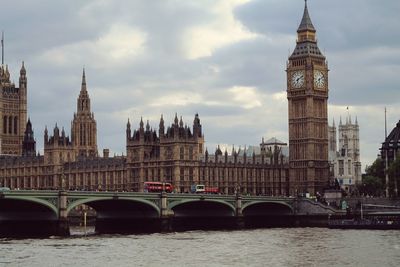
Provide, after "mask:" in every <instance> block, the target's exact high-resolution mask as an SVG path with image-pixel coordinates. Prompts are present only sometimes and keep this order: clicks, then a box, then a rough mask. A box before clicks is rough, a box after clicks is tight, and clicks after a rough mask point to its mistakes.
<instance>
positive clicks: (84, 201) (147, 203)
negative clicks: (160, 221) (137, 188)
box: [67, 197, 160, 216]
mask: <svg viewBox="0 0 400 267" xmlns="http://www.w3.org/2000/svg"><path fill="white" fill-rule="evenodd" d="M99 201H127V202H132V203H140V204H144V205H145V206H148V207H151V208H152V209H154V210H155V211H156V212H157V214H158V216H160V208H159V207H158V206H157V205H156V204H155V203H154V202H151V201H148V200H145V199H139V198H130V197H119V198H117V199H114V198H110V197H89V198H82V199H79V200H76V201H74V202H72V203H71V204H70V205H68V207H67V214H68V213H69V212H70V211H71V210H72V209H74V208H75V207H77V206H79V205H83V204H85V205H88V206H90V203H93V202H99Z"/></svg>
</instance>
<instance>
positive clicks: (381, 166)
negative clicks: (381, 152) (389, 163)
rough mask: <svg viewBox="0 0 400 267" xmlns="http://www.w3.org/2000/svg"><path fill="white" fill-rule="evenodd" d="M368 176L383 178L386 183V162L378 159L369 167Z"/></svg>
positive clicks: (367, 169)
mask: <svg viewBox="0 0 400 267" xmlns="http://www.w3.org/2000/svg"><path fill="white" fill-rule="evenodd" d="M365 173H366V175H367V176H374V177H379V178H382V179H383V181H384V178H385V162H384V161H383V160H382V159H380V158H377V159H376V160H375V161H374V163H372V165H371V166H368V167H367V168H366V170H365Z"/></svg>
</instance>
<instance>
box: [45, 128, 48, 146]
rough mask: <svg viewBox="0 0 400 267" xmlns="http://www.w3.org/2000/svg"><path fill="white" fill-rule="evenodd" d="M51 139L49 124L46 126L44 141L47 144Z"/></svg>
mask: <svg viewBox="0 0 400 267" xmlns="http://www.w3.org/2000/svg"><path fill="white" fill-rule="evenodd" d="M48 141H49V132H48V131H47V126H45V128H44V143H45V144H46V143H47V142H48Z"/></svg>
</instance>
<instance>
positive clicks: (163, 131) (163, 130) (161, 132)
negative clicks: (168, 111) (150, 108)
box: [158, 114, 165, 138]
mask: <svg viewBox="0 0 400 267" xmlns="http://www.w3.org/2000/svg"><path fill="white" fill-rule="evenodd" d="M164 133H165V126H164V119H163V115H162V114H161V118H160V125H159V129H158V134H159V135H160V138H161V137H162V136H164Z"/></svg>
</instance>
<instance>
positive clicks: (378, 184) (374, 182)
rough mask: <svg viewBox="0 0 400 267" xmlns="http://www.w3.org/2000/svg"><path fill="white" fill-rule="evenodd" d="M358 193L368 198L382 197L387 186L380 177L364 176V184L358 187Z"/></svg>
mask: <svg viewBox="0 0 400 267" xmlns="http://www.w3.org/2000/svg"><path fill="white" fill-rule="evenodd" d="M357 189H358V192H359V193H360V194H363V195H368V196H374V197H378V196H382V195H384V192H385V186H384V183H383V182H382V179H381V178H380V177H375V176H368V175H363V177H362V183H361V184H359V185H358V186H357Z"/></svg>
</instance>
